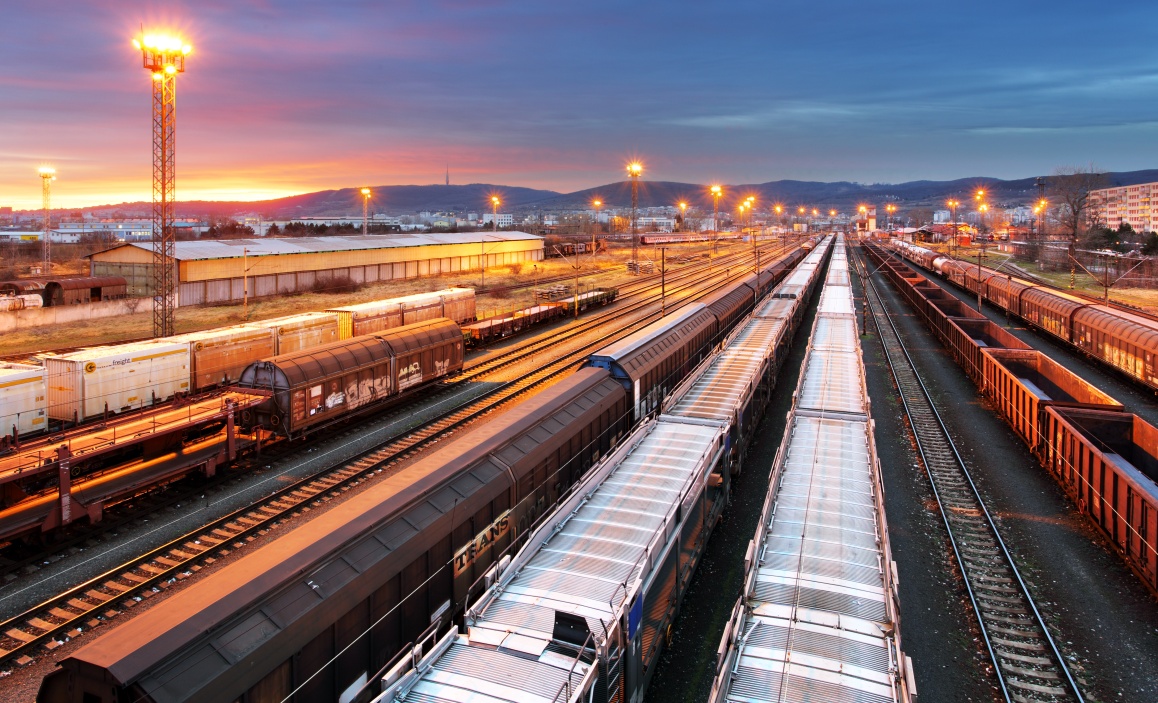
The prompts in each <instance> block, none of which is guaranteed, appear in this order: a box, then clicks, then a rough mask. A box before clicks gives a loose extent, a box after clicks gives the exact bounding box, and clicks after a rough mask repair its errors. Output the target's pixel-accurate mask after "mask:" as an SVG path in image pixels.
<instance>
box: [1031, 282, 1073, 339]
mask: <svg viewBox="0 0 1158 703" xmlns="http://www.w3.org/2000/svg"><path fill="white" fill-rule="evenodd" d="M1085 306H1086V303H1084V302H1081V301H1079V300H1077V299H1072V298H1063V297H1062V296H1059V295H1057V294H1055V293H1054V292H1053V291H1049V290H1046V289H1044V288H1027V289H1026V290H1024V291H1022V293H1021V316H1022V317H1024V318H1025V319H1026V320H1028V321H1029V322H1032V323H1033V324H1034V325H1036V326H1038V327H1040V328H1041V329H1042V330H1044V331H1046V332H1049V333H1050V334H1052V335H1053V336H1055V337H1057V338H1058V339H1060V340H1062V341H1063V342H1068V341H1070V339H1071V337H1070V322H1071V320H1072V319H1073V315H1074V313H1075V312H1077V311H1078V310H1079V309H1080V308H1083V307H1085Z"/></svg>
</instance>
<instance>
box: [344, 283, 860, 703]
mask: <svg viewBox="0 0 1158 703" xmlns="http://www.w3.org/2000/svg"><path fill="white" fill-rule="evenodd" d="M818 280H819V277H818V276H814V277H813V281H814V282H816V281H818ZM810 290H811V289H810ZM822 300H823V298H822ZM806 302H807V295H806V296H800V297H797V298H781V299H773V300H771V301H769V303H768V304H765V305H762V306H761V308H760V310H759V313H760V314H756V315H753V316H751V317H749V318H748V319H747V320H746V321H745V322H744V323H742V324H741V325H740V326H739V328H738V329H737V330H736V331H735V332H733V333H732V334H731V335H729V336H728V338H727V339H726V340H724V342H723V343H722V344H721V347H720V350H719V352H718V353H716V354H714V355H713V356H712V357H710V358H709V359H708V360H706V361H705V363H703V364H702V365H700V366H699V367H698V368H697V369H696V370H695V372H694V373H693V374H692V375H691V376H689V378H688V379H687V380H686V381H685V382H684V383H683V384H681V385H680V386H679V387H678V388H677V389H676V390H675V391H674V392H673V393H672V395H671V397H670V398H668V399H667V400H666V401H665V402H664V405H663V408H662V412H661V413H660V414H659V417H658V418H654V419H649V420H647V421H645V422H643V423H642V424H641V425H640V427H639V428H638V429H637V430H636V432H634V433H633V434H632V435H631V436H630V437H628V438H627V440H625V441H624V442H623V445H622V446H621V447H620V448H619V449H618V450H617V451H616V452H615V453H614V454H613V455H611V456H610V457H607V458H606V459H605V460H604V461H602V462H601V463H600V464H599V465H598V466H596V467H595V468H594V469H593V470H592V471H591V473H590V475H589V476H588V477H587V478H586V479H584V482H583V484H582V485H580V486H578V487H577V489H576V490H575V491H574V492H573V493H572V495H570V496H568V497H567V499H566V501H565V502H563V503H562V504H561V505H560V506H559V508H558V509H557V510H556V511H555V512H554V513H553V514H552V515H551V516H550V517H549V518H548V519H547V520H546V521H544V523H543V524H542V525H541V526H539V528H538V529H537V530H536V531H535V532H534V533H533V534H532V535H531V536H530V537H529V538H528V540H527V544H526V545H525V546H524V547H523V548H522V549H521V550H520V551H519V552H518V553H517V554H516V555H514V556H513V558H504V559H502V560H501V561H500V562H499V563H498V564H497V565H496V566H495V567H494V568H493V569H492V570H491V571H490V576H489V577H488V579H487V581H488V584H487V586H488V587H487V590H486V591H485V592H484V593H483V595H482V597H480V598H479V599H478V600H477V601H475V602H474V603H473V604H471V606H470V608H469V609H468V610H467V611H466V615H465V618H464V622H463V625H462V627H461V628H460V631H459V632H454V631H451V632H448V633H446V634H445V635H443V636H441V637H439V636H438V633H437V632H431V633H429V634H428V638H427V642H429V643H430V645H431V647H430V650H431V651H430V652H428V653H425V654H424V648H425V643H424V646H423V647H416V648H412V649H410V650H409V651H404V652H402V653H401V654H400V656H399V657H398V660H397V662H396V663H395V664H394V665H393V666H390V667H388V668H387V669H385V670H383V671H381V672H380V673H379V674H378V675H376V676H374V677H373V679H372V680H371V681H370V682H369V683H368V684H367V685H366V686H364V687H363V688H362V690H361V691H359V693H358V695H357V696H355V697H354V698H355V700H357V701H362V700H372V701H373V703H387V702H394V701H398V702H401V701H414V702H418V701H429V700H446V701H451V700H459V701H463V700H508V701H523V700H528V701H529V700H536V701H538V700H543V701H546V700H555V701H567V702H568V703H572V702H573V703H579V702H581V701H639V700H642V699H643V698H644V695H645V693H646V690H647V687H648V684H649V682H650V681H651V678H652V676H654V674H655V671H656V668H657V667H656V665H657V663H658V660H659V658H660V656H661V655H662V654H663V652H664V649H665V648H666V646H667V641H668V639H669V637H670V632H671V626H672V624H673V622H674V620H675V618H676V616H677V615H678V613H679V611H680V608H681V606H682V604H683V600H684V598H685V596H686V594H687V590H688V585H689V583H690V581H691V579H692V577H693V575H694V573H695V571H696V566H697V564H698V563H699V559H700V557H701V556H702V554H703V552H704V549H705V545H706V544H707V542H708V539H709V537H710V536H711V533H712V531H713V529H714V527H715V525H716V524H717V523H718V522H719V520H720V518H721V517H722V514H723V511H724V510H725V509H726V506H727V505H728V502H729V494H730V490H731V481H730V476H731V475H732V474H734V473H736V472H738V471H739V465H740V458H741V456H742V455H743V448H744V446H746V444H747V442H748V441H750V440H751V439H752V437H753V434H754V431H755V429H756V427H757V425H758V422H759V419H760V417H761V415H762V414H763V411H764V408H765V406H766V405H767V401H768V399H769V396H770V391H771V388H772V387H773V385H774V384H775V380H776V370H777V368H778V366H779V361H778V360H777V359H776V358H775V356H774V350H777V349H780V348H782V344H783V341H784V340H785V339H789V340H790V339H791V338H792V336H793V334H794V332H795V329H794V327H793V326H792V325H791V321H792V320H793V319H797V318H796V313H795V310H794V308H797V307H804V305H805V304H806ZM822 304H823V303H822ZM854 339H855V335H854ZM736 439H739V441H740V444H736V443H734V442H733V440H736ZM466 662H470V664H469V665H465V666H464V664H465V663H466ZM496 684H498V685H499V686H501V689H498V688H496ZM500 691H501V693H500ZM496 693H498V694H499V695H497V696H496V695H495V694H496ZM552 695H553V696H554V697H553V698H552V697H551V696H552ZM370 696H373V698H372V699H370Z"/></svg>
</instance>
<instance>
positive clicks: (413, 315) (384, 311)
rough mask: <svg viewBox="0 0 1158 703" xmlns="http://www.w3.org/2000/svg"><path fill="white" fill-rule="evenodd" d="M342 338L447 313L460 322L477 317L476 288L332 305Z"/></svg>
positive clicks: (448, 289) (451, 318)
mask: <svg viewBox="0 0 1158 703" xmlns="http://www.w3.org/2000/svg"><path fill="white" fill-rule="evenodd" d="M326 312H332V313H334V314H336V315H337V316H338V330H339V335H340V338H341V339H349V338H350V337H358V336H361V335H364V334H371V333H373V332H381V331H383V330H388V329H392V328H394V327H401V326H403V325H411V324H414V323H416V322H425V321H426V320H433V319H436V318H440V317H445V318H447V319H449V320H453V321H454V322H457V323H459V324H461V323H463V322H471V321H473V320H474V318H475V301H474V289H473V288H447V289H444V290H436V291H432V292H430V293H415V294H413V295H404V296H401V297H397V298H386V299H384V300H372V301H370V302H368V303H358V304H357V305H346V306H344V307H340V308H331V309H330V310H327V311H326Z"/></svg>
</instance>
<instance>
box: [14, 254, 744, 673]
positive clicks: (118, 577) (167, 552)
mask: <svg viewBox="0 0 1158 703" xmlns="http://www.w3.org/2000/svg"><path fill="white" fill-rule="evenodd" d="M716 265H717V266H718V265H719V262H717V263H716ZM737 275H739V274H737ZM745 275H746V272H745ZM716 276H719V274H718V273H717V274H715V275H714V276H713V278H715V277H716ZM734 278H735V276H727V275H725V276H723V277H722V280H717V281H715V282H713V283H711V284H709V285H708V286H707V289H706V290H703V291H700V294H701V295H702V294H707V293H710V292H712V291H714V290H716V289H718V288H720V287H722V286H724V285H727V284H728V283H730V282H732V281H733V279H734ZM690 285H693V284H689V286H685V289H686V288H687V287H690ZM654 302H655V301H654V300H650V301H649V300H647V299H645V300H644V301H641V302H640V304H638V305H637V306H636V307H635V308H634V310H637V311H638V310H640V309H641V308H644V307H646V306H647V305H649V304H654ZM616 312H617V315H615V317H619V318H622V317H623V315H624V311H623V310H622V309H621V310H618V311H616ZM654 316H655V313H650V314H640V315H639V316H638V317H637V318H636V319H633V320H630V321H625V322H624V324H622V325H621V326H620V327H619V328H618V329H615V330H614V331H612V332H610V333H606V334H602V335H599V336H597V337H594V338H592V339H590V340H586V341H584V342H583V343H582V344H581V345H579V346H578V347H577V348H573V349H571V350H569V351H567V352H566V353H564V354H562V355H561V356H560V357H558V358H556V359H555V360H553V361H551V362H548V363H546V364H545V365H542V366H540V367H538V368H536V369H535V370H533V371H531V372H529V373H526V374H523V375H521V376H520V377H518V378H516V379H514V380H511V381H507V382H505V383H501V384H499V385H498V386H496V387H495V388H492V389H489V390H487V391H486V392H485V393H483V394H482V395H480V396H476V397H474V398H472V399H471V400H468V401H466V402H464V403H461V404H459V405H458V406H456V407H454V408H452V409H451V410H449V411H448V412H446V413H444V414H443V415H442V416H441V417H439V418H437V419H436V420H434V421H432V422H431V423H429V424H427V425H426V426H424V427H422V428H421V429H419V430H415V431H412V432H406V433H403V434H401V435H399V436H396V437H393V438H391V439H390V440H388V441H387V442H386V443H384V444H382V445H379V447H377V448H375V449H372V450H370V451H368V452H365V453H363V454H361V455H359V456H357V457H355V458H353V459H351V460H347V461H343V462H341V463H340V465H338V466H335V467H332V468H330V469H328V470H323V471H321V472H319V473H317V474H314V475H313V476H311V477H308V478H305V479H302V480H300V481H297V482H295V483H293V484H290V485H288V486H286V487H284V488H282V489H279V490H278V491H276V492H275V493H273V494H271V495H269V496H267V497H265V498H263V499H262V500H260V501H258V502H256V503H255V504H253V505H251V506H248V507H246V508H242V509H240V510H237V511H234V512H232V513H230V514H228V515H225V516H222V517H220V518H218V519H215V520H213V521H211V522H209V523H207V524H205V525H203V526H201V527H199V528H198V529H197V530H195V531H193V532H190V533H187V534H186V535H183V536H181V537H179V538H177V539H175V540H172V541H170V542H168V543H166V544H164V545H161V546H159V547H157V548H155V549H152V550H150V551H148V552H146V553H144V554H141V555H139V556H138V557H136V558H134V559H132V560H130V561H128V562H125V563H123V564H121V565H120V566H117V567H115V568H114V569H111V570H109V571H107V572H105V573H104V574H101V575H99V576H97V577H95V578H92V579H89V580H87V581H85V582H84V583H82V584H80V585H78V586H75V587H73V588H70V589H68V590H66V591H64V592H63V593H60V594H58V595H56V596H54V597H52V598H50V599H48V600H47V601H44V602H42V603H40V604H39V605H37V606H35V607H33V608H31V609H29V610H27V611H25V612H24V613H21V614H19V615H16V616H14V617H12V618H9V619H8V620H6V621H4V622H2V623H0V667H3V666H10V665H11V664H13V663H14V664H16V665H25V664H28V663H31V662H32V661H33V656H34V655H35V654H36V653H37V652H39V651H42V648H43V649H47V650H50V651H51V650H52V649H55V648H56V647H59V646H61V644H63V641H64V639H66V638H67V639H71V638H74V637H78V636H80V635H81V634H82V633H83V632H85V631H86V630H89V629H92V628H94V627H97V626H99V625H100V624H101V623H102V622H104V621H106V620H108V619H110V618H115V617H116V616H118V615H120V614H121V613H123V612H126V611H128V610H131V609H132V608H133V607H134V606H135V605H136V604H137V603H138V602H140V601H141V600H144V599H145V598H148V597H151V596H153V595H155V594H157V593H159V592H161V591H163V590H164V589H165V588H168V587H169V586H170V585H172V584H174V583H177V582H178V581H181V580H184V579H186V578H189V577H191V576H192V575H193V574H194V573H196V572H197V571H199V570H201V569H202V568H204V567H205V566H208V565H210V564H212V563H214V562H215V561H216V560H217V559H219V558H221V557H224V556H228V555H229V554H230V553H231V552H232V551H234V550H236V549H240V548H243V547H244V546H245V545H246V544H247V543H249V542H251V541H253V540H254V539H257V538H258V537H259V536H263V535H265V534H268V533H269V532H270V531H271V530H274V529H277V527H278V526H280V525H281V524H282V523H283V522H285V521H286V520H287V519H289V518H290V517H292V516H293V515H300V514H301V513H303V512H306V511H309V510H312V509H313V508H315V507H321V506H323V505H324V504H325V503H326V502H328V501H330V500H333V499H335V498H338V497H340V496H341V495H342V494H343V493H345V492H347V491H349V490H351V489H353V488H354V487H355V486H357V485H358V484H360V483H362V482H364V481H366V480H369V479H370V478H371V477H372V476H373V475H375V474H380V473H382V472H384V471H386V470H387V469H388V468H390V467H392V466H396V465H397V464H398V463H399V462H401V461H404V460H406V459H408V458H410V457H412V456H413V455H414V454H415V453H417V452H418V451H420V450H422V449H423V448H424V447H426V446H428V445H430V444H431V443H434V442H436V441H439V440H442V439H445V438H446V437H447V436H448V435H450V434H451V433H453V432H454V431H455V430H456V429H458V428H460V427H462V426H463V425H465V424H467V423H469V422H471V421H473V420H475V419H477V418H479V417H481V416H483V415H485V414H487V413H490V412H493V411H494V410H496V409H498V408H499V407H501V406H503V405H505V404H507V403H510V402H512V401H513V400H515V399H517V398H519V397H521V396H523V395H525V394H526V393H528V392H529V391H531V390H532V389H534V388H536V387H538V386H541V385H543V384H544V383H546V382H547V381H549V380H550V379H552V378H555V377H557V376H559V375H561V374H563V373H565V372H567V371H569V370H571V369H573V368H574V367H575V366H576V365H578V364H579V363H581V361H582V360H583V359H584V358H585V357H586V355H587V354H588V353H589V352H590V351H592V350H593V349H597V348H600V347H602V346H605V345H606V344H608V343H610V342H612V341H614V340H615V339H619V338H621V337H623V336H626V335H628V334H630V333H631V332H634V331H635V330H637V329H639V328H641V327H643V326H645V325H646V324H648V323H649V322H651V321H652V319H653V317H654ZM596 326H597V325H596ZM569 338H573V335H571V336H569ZM557 341H558V340H556V342H557ZM531 346H533V345H531ZM529 353H531V352H528V354H529ZM524 356H525V355H517V358H512V359H508V360H507V361H505V362H504V365H505V364H510V363H516V362H517V361H519V360H521V359H523V358H524ZM491 370H492V371H493V370H494V369H491Z"/></svg>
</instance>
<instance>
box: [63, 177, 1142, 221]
mask: <svg viewBox="0 0 1158 703" xmlns="http://www.w3.org/2000/svg"><path fill="white" fill-rule="evenodd" d="M1106 179H1107V181H1108V183H1109V184H1110V185H1132V184H1135V183H1148V182H1151V181H1158V169H1148V170H1144V171H1126V172H1118V173H1108V174H1106ZM723 187H724V193H725V195H724V197H723V198H722V199H721V201H720V209H721V210H725V209H730V208H732V207H734V206H735V204H736V202H737V201H738V200H740V199H741V198H744V197H747V196H749V195H755V196H756V197H757V198H758V199H759V202H760V203H762V204H768V203H772V202H777V203H783V204H784V205H785V206H786V207H788V208H795V207H799V206H801V205H804V206H808V207H810V208H812V207H816V208H820V209H821V210H827V209H829V208H835V209H838V210H841V211H844V212H848V211H850V210H853V209H855V208H856V207H857V205H859V204H862V203H865V204H879V203H882V202H884V201H885V200H889V201H892V202H896V203H897V204H899V205H901V206H902V207H906V208H909V207H920V206H926V207H928V206H936V207H942V206H943V203H944V202H945V200H947V199H949V198H951V197H956V198H957V199H959V200H963V201H965V200H969V199H970V197H971V194H972V193H973V192H974V191H975V190H977V189H978V188H984V189H985V190H986V191H987V192H988V194H989V201H990V202H992V203H995V204H998V205H1002V204H1008V205H1013V204H1018V203H1027V202H1030V201H1032V200H1033V199H1034V198H1036V196H1037V186H1036V183H1035V179H1034V178H1021V179H1015V180H1001V179H998V178H987V177H984V176H977V177H972V178H958V179H955V180H951V181H909V182H907V183H894V184H889V183H873V184H865V183H852V182H848V181H836V182H830V183H826V182H820V181H796V180H780V181H769V182H767V183H751V184H740V185H724V186H723ZM372 190H373V197H372V199H371V201H370V206H371V207H370V209H371V211H372V212H384V213H389V214H392V215H401V214H408V213H417V212H422V211H430V212H456V213H468V212H477V213H480V214H481V213H483V212H486V211H487V210H489V203H490V198H491V196H492V195H498V196H499V197H501V198H502V201H503V204H502V205H501V206H500V207H501V210H503V211H506V212H511V211H515V212H527V211H533V210H546V211H551V210H576V209H585V208H590V207H591V201H592V200H594V199H596V198H599V199H600V200H602V201H603V203H604V205H605V206H607V207H612V208H616V207H630V206H631V182H630V181H620V182H617V183H608V184H606V185H602V186H599V187H597V188H587V189H584V190H580V191H576V192H574V193H558V192H555V191H552V190H537V189H534V188H521V187H518V186H500V185H491V184H485V183H474V184H470V185H461V186H455V185H451V186H446V185H429V186H415V185H406V186H374V187H372ZM681 200H682V201H686V202H688V203H689V204H690V205H692V206H695V207H698V208H701V209H709V210H710V209H711V208H712V199H711V196H710V195H709V193H708V186H707V185H703V184H696V183H679V182H672V181H640V183H639V206H640V207H643V208H646V207H659V206H664V205H675V204H676V203H678V202H680V201H681ZM361 208H362V196H361V194H360V192H359V189H358V188H341V189H338V190H323V191H318V192H315V193H303V194H302V195H293V196H290V197H286V198H278V199H276V200H265V201H259V202H230V201H185V202H179V203H177V205H176V212H177V216H178V217H200V216H205V215H209V216H214V217H230V216H236V215H238V214H257V215H261V216H262V217H265V218H268V219H292V218H296V217H327V216H341V215H354V214H358V213H359V212H360V211H361ZM84 209H85V210H94V211H98V212H111V211H120V212H123V213H140V214H141V215H147V213H148V212H149V204H148V203H144V202H140V203H123V204H121V205H115V206H113V205H107V206H100V207H96V208H84Z"/></svg>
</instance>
